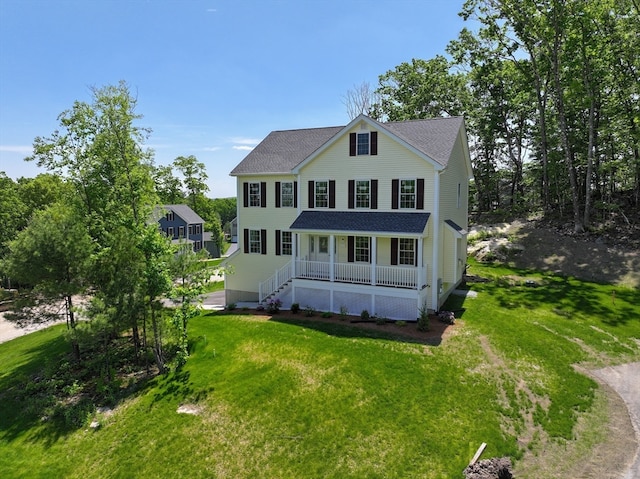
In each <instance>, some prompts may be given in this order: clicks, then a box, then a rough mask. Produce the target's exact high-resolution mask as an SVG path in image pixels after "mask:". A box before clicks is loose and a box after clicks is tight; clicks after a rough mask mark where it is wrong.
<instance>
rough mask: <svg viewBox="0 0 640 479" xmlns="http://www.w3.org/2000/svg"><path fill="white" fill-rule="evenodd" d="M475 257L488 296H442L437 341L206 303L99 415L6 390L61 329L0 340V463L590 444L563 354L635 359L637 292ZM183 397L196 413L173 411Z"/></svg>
mask: <svg viewBox="0 0 640 479" xmlns="http://www.w3.org/2000/svg"><path fill="white" fill-rule="evenodd" d="M471 272H472V273H473V274H474V275H477V276H482V277H485V278H489V279H492V281H489V282H485V283H474V284H472V285H470V287H471V288H472V289H473V290H475V291H477V292H478V293H479V295H480V297H481V299H466V300H465V299H463V298H461V297H452V300H451V301H450V303H449V304H448V305H447V307H448V308H450V309H455V310H458V314H457V315H458V316H459V317H460V316H461V319H462V322H460V323H459V324H458V326H456V327H455V331H456V334H454V335H453V336H451V337H449V338H448V339H447V340H446V341H444V342H443V343H442V344H441V345H440V346H429V345H425V344H418V343H409V342H399V341H396V340H392V339H390V338H389V337H388V336H385V335H384V334H383V333H376V332H372V331H364V330H360V329H355V328H353V327H352V326H350V325H348V324H325V323H322V322H320V321H317V322H313V321H312V322H307V323H304V322H303V321H302V320H301V321H298V322H290V321H284V320H278V319H277V317H276V318H274V319H273V320H271V321H267V320H265V319H264V317H254V316H251V315H249V314H242V313H238V314H224V313H210V314H208V315H203V316H201V317H199V318H196V319H194V320H192V321H191V323H190V337H191V350H192V353H191V357H190V359H189V361H188V363H187V365H186V367H185V368H184V369H183V370H182V371H178V372H173V373H171V374H169V375H167V376H162V377H157V378H155V379H153V380H151V381H149V382H148V383H146V384H145V385H144V386H143V387H141V388H139V389H137V390H135V391H133V392H131V393H130V394H129V395H128V396H127V397H126V398H125V399H123V400H122V401H121V402H120V403H119V404H118V406H117V407H116V408H115V409H114V411H113V413H111V414H107V413H97V414H96V416H95V419H97V420H98V421H99V422H100V423H101V427H100V428H99V429H97V430H93V429H89V428H88V427H86V425H85V426H84V427H81V428H76V429H71V430H69V429H66V430H62V429H60V428H56V427H55V425H53V424H51V422H50V421H43V420H42V417H41V415H40V414H39V413H40V411H38V409H37V407H36V408H33V407H28V406H30V405H29V404H28V401H23V402H20V401H19V400H17V398H19V397H20V389H19V388H20V387H23V386H24V384H25V382H27V381H29V380H30V378H32V377H33V374H38V371H40V369H42V367H43V364H45V363H47V362H50V361H51V358H54V357H56V356H59V355H60V354H61V353H62V352H63V351H66V349H65V348H66V345H65V343H64V341H63V340H62V339H61V335H60V331H61V330H60V328H57V329H52V330H46V331H43V332H40V333H34V334H31V335H27V336H23V337H20V338H17V339H15V340H13V341H10V342H8V343H5V344H2V345H0V364H2V365H3V368H2V372H1V373H0V470H2V471H4V475H5V476H7V477H17V478H19V477H29V478H32V477H35V478H37V477H43V478H44V477H83V478H92V477H112V478H119V477H123V478H124V477H131V476H132V475H135V476H137V477H178V478H179V477H195V478H198V477H233V478H249V477H251V478H275V477H278V478H280V477H296V478H304V477H309V478H316V477H323V478H349V477H353V478H362V477H367V478H377V477H380V478H383V477H384V478H394V477H397V478H411V477H420V478H457V477H458V478H461V477H462V473H461V471H462V469H464V467H465V466H466V464H467V463H468V461H469V460H470V458H471V457H472V456H473V453H474V452H475V450H476V449H477V447H478V446H479V445H480V443H482V442H486V443H487V444H488V448H487V450H486V452H485V453H484V455H483V457H491V456H503V455H508V456H511V457H512V458H514V459H516V461H517V460H518V459H519V458H521V457H522V456H523V454H524V453H525V452H526V451H529V450H533V451H534V452H535V451H536V450H542V449H544V448H545V447H548V444H545V443H544V441H551V442H552V443H562V444H568V443H581V444H587V445H590V444H592V443H595V442H597V440H598V439H593V438H589V437H586V438H583V437H582V436H580V437H576V431H577V429H578V428H577V424H578V422H579V420H583V421H584V420H585V418H590V417H592V416H594V411H595V409H596V408H597V407H601V406H602V401H601V400H600V399H599V395H598V391H597V387H596V384H595V383H594V382H593V381H592V380H590V379H588V378H587V377H586V376H583V375H581V374H579V373H578V372H576V370H575V369H574V368H573V366H572V365H573V364H576V363H581V364H587V365H593V366H601V365H604V364H613V363H621V362H625V361H630V360H638V359H639V358H640V346H639V344H638V338H640V320H639V319H638V318H640V305H638V304H637V301H636V300H635V298H637V295H638V291H637V290H624V289H620V288H613V287H612V286H608V285H599V284H594V283H586V282H580V281H577V280H574V279H572V278H562V277H558V276H552V275H541V274H537V273H535V272H530V271H520V270H514V269H508V268H501V267H492V266H483V265H477V264H472V266H471ZM527 280H535V283H536V284H537V285H538V286H535V287H534V286H527ZM614 291H615V297H614V296H613V292H614ZM185 404H186V405H191V406H192V407H193V408H194V409H195V410H196V411H197V412H198V414H196V415H187V414H178V413H177V412H176V410H177V408H178V407H179V406H180V405H185ZM577 449H578V450H583V452H582V454H586V453H588V450H589V448H588V447H587V448H586V449H585V448H584V447H582V448H577ZM523 477H526V476H523Z"/></svg>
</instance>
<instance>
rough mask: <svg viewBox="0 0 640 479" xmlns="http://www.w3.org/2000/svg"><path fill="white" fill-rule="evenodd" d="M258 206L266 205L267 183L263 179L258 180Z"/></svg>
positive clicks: (264, 206)
mask: <svg viewBox="0 0 640 479" xmlns="http://www.w3.org/2000/svg"><path fill="white" fill-rule="evenodd" d="M260 206H262V207H263V208H266V207H267V183H266V182H265V181H261V182H260Z"/></svg>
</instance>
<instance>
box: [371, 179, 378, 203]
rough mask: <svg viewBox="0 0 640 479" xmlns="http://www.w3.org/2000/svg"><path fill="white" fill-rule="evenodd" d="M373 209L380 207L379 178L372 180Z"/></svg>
mask: <svg viewBox="0 0 640 479" xmlns="http://www.w3.org/2000/svg"><path fill="white" fill-rule="evenodd" d="M371 209H372V210H377V209H378V180H371Z"/></svg>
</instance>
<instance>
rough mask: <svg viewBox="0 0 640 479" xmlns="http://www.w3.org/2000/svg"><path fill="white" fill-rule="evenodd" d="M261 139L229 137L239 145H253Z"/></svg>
mask: <svg viewBox="0 0 640 479" xmlns="http://www.w3.org/2000/svg"><path fill="white" fill-rule="evenodd" d="M261 141H262V139H256V138H242V137H235V138H231V142H233V143H238V144H240V145H253V146H256V145H257V144H258V143H260V142H261Z"/></svg>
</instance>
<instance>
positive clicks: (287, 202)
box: [280, 181, 295, 208]
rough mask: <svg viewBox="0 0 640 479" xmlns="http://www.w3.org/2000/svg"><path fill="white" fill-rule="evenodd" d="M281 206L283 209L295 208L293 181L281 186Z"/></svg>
mask: <svg viewBox="0 0 640 479" xmlns="http://www.w3.org/2000/svg"><path fill="white" fill-rule="evenodd" d="M280 205H281V206H282V207H283V208H286V207H293V206H295V205H294V202H293V181H283V182H282V183H281V184H280Z"/></svg>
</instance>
